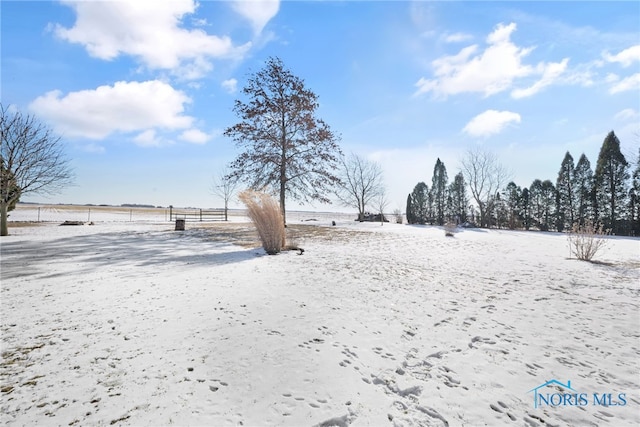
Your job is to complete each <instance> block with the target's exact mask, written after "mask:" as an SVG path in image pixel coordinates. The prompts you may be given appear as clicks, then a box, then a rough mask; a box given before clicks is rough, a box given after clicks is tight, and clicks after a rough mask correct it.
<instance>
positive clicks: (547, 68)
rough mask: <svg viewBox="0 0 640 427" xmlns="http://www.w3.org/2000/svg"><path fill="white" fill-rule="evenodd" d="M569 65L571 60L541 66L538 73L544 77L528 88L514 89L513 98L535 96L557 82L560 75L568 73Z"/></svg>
mask: <svg viewBox="0 0 640 427" xmlns="http://www.w3.org/2000/svg"><path fill="white" fill-rule="evenodd" d="M568 63H569V58H565V59H563V60H562V62H552V63H549V64H539V65H538V72H540V73H542V77H541V78H540V80H538V81H537V82H535V83H534V84H533V85H531V86H529V87H528V88H525V89H514V90H513V91H512V92H511V96H512V97H514V98H516V99H519V98H525V97H527V96H531V95H535V94H536V93H538V92H540V91H541V90H542V89H544V88H545V87H547V86H549V85H551V84H553V83H554V82H556V81H557V80H558V78H559V77H560V75H562V74H563V73H564V72H565V71H566V69H567V64H568Z"/></svg>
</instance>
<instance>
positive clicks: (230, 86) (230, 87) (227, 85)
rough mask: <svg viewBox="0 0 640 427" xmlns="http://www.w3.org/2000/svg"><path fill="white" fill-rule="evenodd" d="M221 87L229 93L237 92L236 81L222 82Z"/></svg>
mask: <svg viewBox="0 0 640 427" xmlns="http://www.w3.org/2000/svg"><path fill="white" fill-rule="evenodd" d="M222 87H223V88H224V90H226V91H227V92H229V93H236V90H238V80H236V79H229V80H225V81H223V82H222Z"/></svg>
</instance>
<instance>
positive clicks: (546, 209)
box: [540, 179, 556, 231]
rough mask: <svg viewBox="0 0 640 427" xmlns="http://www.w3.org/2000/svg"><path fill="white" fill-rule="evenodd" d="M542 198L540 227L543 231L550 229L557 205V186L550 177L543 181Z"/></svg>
mask: <svg viewBox="0 0 640 427" xmlns="http://www.w3.org/2000/svg"><path fill="white" fill-rule="evenodd" d="M541 190H542V192H541V198H542V224H541V227H540V229H541V230H542V231H549V230H550V229H551V225H552V224H553V217H554V216H555V215H554V214H555V210H554V208H555V206H556V187H555V186H554V185H553V183H552V182H551V181H549V180H548V179H547V180H545V181H544V182H543V183H542V188H541Z"/></svg>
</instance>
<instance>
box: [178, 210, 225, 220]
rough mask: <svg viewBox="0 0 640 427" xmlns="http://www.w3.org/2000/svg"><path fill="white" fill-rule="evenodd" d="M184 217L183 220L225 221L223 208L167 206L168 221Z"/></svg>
mask: <svg viewBox="0 0 640 427" xmlns="http://www.w3.org/2000/svg"><path fill="white" fill-rule="evenodd" d="M174 219H184V220H185V221H201V222H202V221H226V220H227V215H226V214H225V211H224V209H174V208H173V207H169V221H173V220H174Z"/></svg>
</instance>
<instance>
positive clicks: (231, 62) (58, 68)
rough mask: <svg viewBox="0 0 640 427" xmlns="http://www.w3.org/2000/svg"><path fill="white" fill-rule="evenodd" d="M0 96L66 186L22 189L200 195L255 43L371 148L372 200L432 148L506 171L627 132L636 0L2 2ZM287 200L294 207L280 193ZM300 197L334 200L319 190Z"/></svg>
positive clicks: (123, 199)
mask: <svg viewBox="0 0 640 427" xmlns="http://www.w3.org/2000/svg"><path fill="white" fill-rule="evenodd" d="M0 8H1V10H0V12H1V20H2V21H1V31H2V33H1V36H2V46H1V47H2V50H1V72H2V74H1V99H2V103H3V105H5V106H7V105H12V106H13V107H12V108H18V109H20V110H21V111H23V112H25V113H29V114H34V115H36V117H38V118H39V119H40V120H42V121H43V122H45V123H47V124H48V125H50V126H51V127H52V128H53V129H55V130H56V131H57V132H59V133H60V135H62V137H63V140H64V143H65V144H66V146H67V153H68V156H69V157H70V158H71V159H72V165H73V168H74V171H75V175H76V180H75V185H74V186H71V187H68V188H66V189H65V190H64V191H63V192H62V193H60V194H58V195H55V196H52V197H44V196H42V195H29V196H25V197H24V198H23V201H38V202H49V203H78V204H84V203H93V204H100V203H107V204H122V203H144V204H153V205H162V206H168V205H170V204H171V205H174V206H197V207H217V206H221V205H222V202H221V201H220V200H219V199H218V198H217V197H216V196H214V195H212V194H211V193H210V187H211V181H212V177H213V176H214V175H216V174H217V173H218V172H219V171H220V170H221V169H222V168H223V167H224V165H225V164H227V163H228V162H229V161H231V160H233V158H234V157H235V156H236V155H237V150H236V147H235V146H234V145H233V143H232V142H231V141H230V140H229V139H227V138H225V137H224V136H223V135H222V132H223V131H224V129H225V128H226V127H228V126H231V125H233V124H234V123H236V121H237V118H236V117H235V116H234V114H233V112H232V106H233V102H234V100H235V99H237V98H241V97H242V94H241V92H240V90H241V88H242V87H243V85H244V83H245V82H246V80H247V76H248V75H249V74H250V73H251V72H255V71H257V70H259V69H260V68H261V67H262V66H263V64H264V61H265V60H266V59H267V58H268V57H269V56H278V57H280V58H281V59H282V60H283V61H284V63H285V65H286V66H287V67H288V68H289V69H290V70H291V71H292V72H293V73H294V74H296V75H297V76H299V77H301V78H302V79H304V80H305V83H306V84H307V86H308V87H309V88H310V89H311V90H313V91H314V92H315V93H316V94H317V95H318V96H319V102H320V109H319V111H318V116H319V117H321V118H322V119H324V120H325V121H326V122H327V123H328V124H329V125H330V126H331V128H332V129H333V130H334V131H335V132H336V133H338V134H339V135H341V143H340V145H341V147H342V149H343V152H344V153H350V152H355V153H357V154H359V155H361V156H365V157H367V158H369V159H371V160H374V161H377V162H379V163H380V164H381V165H382V167H383V170H384V173H385V183H386V186H387V191H388V194H389V197H388V199H389V210H393V209H395V208H401V209H404V205H405V201H406V197H407V194H408V193H409V192H410V191H411V190H412V189H413V187H414V185H415V184H416V183H417V182H419V181H425V182H426V183H427V184H428V185H429V186H430V185H431V177H432V174H433V167H434V165H435V162H436V159H437V158H438V157H439V158H440V159H441V160H442V161H443V162H444V163H445V166H446V168H447V172H448V175H449V178H450V180H452V179H453V176H454V175H455V174H456V173H457V172H458V171H459V169H460V159H461V158H462V156H463V155H464V153H465V152H466V151H467V150H469V149H473V148H476V147H481V148H482V149H485V150H488V151H491V152H493V153H495V154H496V155H497V156H498V158H499V159H500V161H501V162H502V164H503V165H505V166H506V167H508V168H509V169H510V170H511V171H512V179H513V180H514V181H515V182H516V183H517V184H518V185H520V186H529V185H530V184H531V182H532V181H533V179H535V178H540V179H543V180H544V179H551V180H552V181H553V182H555V179H556V177H557V172H558V170H559V168H560V163H561V162H562V159H563V157H564V153H565V152H566V151H567V150H568V151H570V152H571V154H572V155H573V157H574V159H575V160H576V161H577V159H578V157H579V156H580V154H581V153H585V154H586V155H587V157H588V158H589V159H590V160H591V163H592V166H593V167H595V162H596V159H597V155H598V151H599V148H600V145H601V144H602V141H603V140H604V138H605V136H606V135H607V133H608V132H609V131H611V130H614V131H615V132H616V134H617V135H618V137H619V139H620V140H621V144H622V150H623V153H624V154H625V155H627V157H628V158H629V160H632V159H635V158H636V156H637V152H638V146H639V145H640V24H639V22H640V3H638V2H635V1H629V2H626V1H625V2H615V1H609V2H577V1H571V2H545V1H539V2H515V1H514V2H507V1H501V2H482V1H473V2H455V1H448V2H444V1H441V2H424V1H414V2H405V1H388V2H382V1H311V2H303V1H281V2H278V1H258V2H253V1H235V2H227V1H200V2H198V3H196V2H193V1H191V0H179V1H178V0H175V1H171V2H169V1H163V0H160V1H143V0H138V1H135V2H133V1H130V2H125V1H104V2H93V1H80V2H76V1H60V2H57V1H56V2H48V1H38V2H35V1H2V2H1V3H0ZM290 206H291V207H297V206H295V205H293V204H291V205H290ZM303 208H304V209H317V210H343V209H344V208H342V207H340V206H337V205H330V206H324V205H315V206H308V205H307V206H304V207H303Z"/></svg>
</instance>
